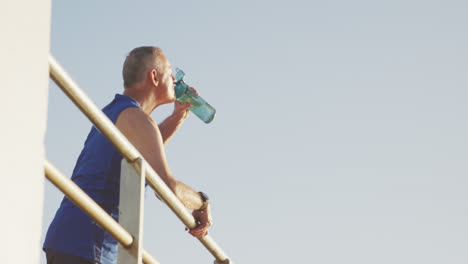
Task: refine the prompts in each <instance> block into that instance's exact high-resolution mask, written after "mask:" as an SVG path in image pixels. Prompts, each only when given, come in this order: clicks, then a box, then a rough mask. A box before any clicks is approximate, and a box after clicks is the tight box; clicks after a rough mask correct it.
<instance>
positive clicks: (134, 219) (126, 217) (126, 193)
mask: <svg viewBox="0 0 468 264" xmlns="http://www.w3.org/2000/svg"><path fill="white" fill-rule="evenodd" d="M134 162H135V163H138V164H136V165H137V166H138V167H139V168H141V170H140V173H138V172H137V170H136V169H135V167H134V166H133V165H132V164H131V163H128V162H127V161H126V160H125V159H122V166H121V172H120V206H119V223H120V225H122V227H123V228H125V229H126V230H127V231H128V232H129V233H130V234H131V235H132V236H133V243H132V245H130V247H128V248H124V247H122V245H120V244H119V253H118V258H117V261H118V263H119V264H124V263H125V264H140V263H142V254H143V247H142V244H143V209H144V194H145V168H144V166H143V162H142V159H141V158H138V159H137V160H136V161H134Z"/></svg>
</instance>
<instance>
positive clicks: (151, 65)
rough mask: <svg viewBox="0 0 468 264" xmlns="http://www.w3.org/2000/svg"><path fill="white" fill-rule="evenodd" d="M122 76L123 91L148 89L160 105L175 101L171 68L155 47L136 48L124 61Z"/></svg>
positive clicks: (164, 56)
mask: <svg viewBox="0 0 468 264" xmlns="http://www.w3.org/2000/svg"><path fill="white" fill-rule="evenodd" d="M122 76H123V81H124V87H125V89H138V88H139V89H141V88H143V89H145V90H146V89H149V90H151V91H153V92H154V93H155V94H156V97H157V98H158V101H160V104H164V103H169V102H172V101H174V100H175V95H174V77H173V76H172V67H171V65H170V63H169V60H168V59H167V57H166V55H164V53H163V51H162V50H161V49H160V48H157V47H138V48H135V49H133V50H132V51H131V52H130V53H129V54H128V56H127V58H126V59H125V62H124V65H123V69H122Z"/></svg>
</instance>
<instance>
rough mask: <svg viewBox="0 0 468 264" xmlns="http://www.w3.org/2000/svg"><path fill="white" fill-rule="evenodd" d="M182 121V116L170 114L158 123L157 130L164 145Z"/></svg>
mask: <svg viewBox="0 0 468 264" xmlns="http://www.w3.org/2000/svg"><path fill="white" fill-rule="evenodd" d="M183 121H184V118H183V117H178V116H176V115H171V116H169V117H168V118H166V119H165V120H164V121H163V122H162V123H161V124H159V125H158V126H159V131H160V132H161V136H162V140H163V144H164V146H166V145H167V142H169V140H170V139H171V138H172V136H173V135H174V134H175V132H176V131H177V129H179V127H180V126H181V125H182V122H183Z"/></svg>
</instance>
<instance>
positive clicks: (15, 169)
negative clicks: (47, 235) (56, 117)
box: [0, 0, 51, 264]
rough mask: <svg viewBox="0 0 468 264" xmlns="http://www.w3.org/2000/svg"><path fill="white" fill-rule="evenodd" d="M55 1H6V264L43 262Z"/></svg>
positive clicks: (0, 26) (1, 66)
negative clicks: (52, 28)
mask: <svg viewBox="0 0 468 264" xmlns="http://www.w3.org/2000/svg"><path fill="white" fill-rule="evenodd" d="M50 12H51V1H50V0H6V1H5V0H3V1H0V95H1V96H0V122H1V123H0V124H1V125H0V177H1V185H0V208H1V210H2V211H1V217H0V219H1V220H0V224H1V229H2V239H1V242H0V262H1V263H28V264H30V263H38V262H39V256H40V253H41V244H40V236H41V220H42V207H43V196H44V194H43V193H44V172H43V165H42V164H43V159H44V152H45V147H44V136H45V131H46V119H47V95H48V84H49V83H48V78H49V77H48V76H49V75H48V62H47V57H48V53H49V39H50Z"/></svg>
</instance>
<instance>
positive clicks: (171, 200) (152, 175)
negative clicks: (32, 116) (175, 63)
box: [49, 54, 230, 263]
mask: <svg viewBox="0 0 468 264" xmlns="http://www.w3.org/2000/svg"><path fill="white" fill-rule="evenodd" d="M49 74H50V77H51V78H52V80H54V82H55V83H56V84H57V85H58V86H59V87H60V89H62V91H63V92H64V93H65V94H66V95H67V96H68V97H69V98H70V99H71V100H72V101H73V103H74V104H75V105H76V106H77V107H78V108H79V109H80V110H81V111H82V112H83V113H84V114H85V115H86V116H87V117H88V119H89V120H90V121H91V122H92V123H93V124H94V126H95V127H96V128H97V129H98V130H99V131H101V133H102V134H103V135H104V136H105V137H106V138H107V139H108V140H109V141H110V142H111V143H112V144H113V145H114V147H115V148H116V149H117V150H118V151H119V152H120V153H122V155H123V157H124V158H125V159H127V160H128V161H129V162H131V163H132V164H135V166H136V164H138V163H137V162H133V161H135V160H136V159H137V158H139V157H141V158H142V160H143V162H144V163H145V166H146V165H147V166H146V168H147V169H146V170H145V171H146V175H145V178H146V182H147V183H148V185H149V186H150V187H151V188H152V189H153V190H154V191H155V192H156V193H157V194H158V196H159V197H160V198H161V199H162V200H163V201H164V202H165V203H166V205H167V206H168V207H169V208H170V209H171V210H172V211H173V212H174V213H175V214H176V216H177V217H178V218H179V219H180V220H181V221H182V222H183V223H184V224H185V226H187V227H188V228H190V229H193V228H195V227H196V226H197V223H196V221H195V219H194V218H193V216H192V215H191V214H190V213H189V212H188V211H187V210H186V209H185V207H184V205H183V204H182V203H181V202H180V201H179V199H178V198H177V197H176V196H175V195H174V193H173V192H172V191H171V190H170V189H169V187H167V185H166V184H165V182H164V181H163V180H162V179H161V178H160V177H159V176H158V175H157V173H156V172H155V171H154V170H153V168H152V167H151V165H149V164H148V163H147V162H146V160H145V159H144V158H143V156H142V155H141V154H140V153H139V152H138V150H137V149H136V148H135V147H134V146H133V145H132V144H131V143H130V142H129V141H128V139H127V138H126V137H125V136H124V135H123V134H122V133H121V132H120V131H119V130H118V129H117V127H116V126H115V125H114V124H113V123H112V121H110V120H109V118H108V117H107V116H106V115H105V114H104V113H103V112H102V111H101V109H99V108H98V107H97V106H96V105H95V104H94V103H93V101H92V100H91V99H90V98H89V97H88V96H87V95H86V93H85V92H84V91H83V90H81V88H80V87H79V86H78V84H76V83H75V81H73V79H72V78H71V77H70V75H69V74H68V73H67V72H66V71H65V69H64V68H63V67H62V66H60V64H59V63H58V62H57V61H56V60H55V58H54V57H53V56H52V55H51V54H50V55H49ZM135 169H136V170H137V171H140V168H138V167H135ZM199 240H200V242H201V243H202V244H203V245H204V246H205V247H206V249H207V250H208V251H209V252H210V253H211V254H212V255H213V256H214V257H215V258H216V261H217V263H230V260H229V258H228V256H227V255H226V253H224V251H223V250H222V249H221V247H219V245H218V244H217V243H216V242H215V241H214V240H213V239H212V238H211V237H210V236H209V235H207V236H205V237H203V238H199Z"/></svg>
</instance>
